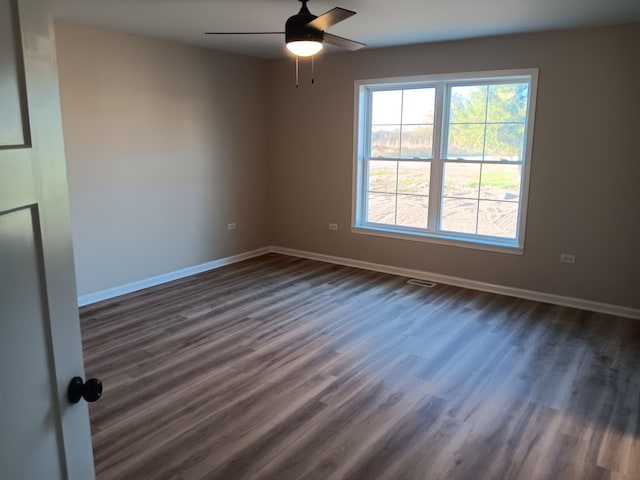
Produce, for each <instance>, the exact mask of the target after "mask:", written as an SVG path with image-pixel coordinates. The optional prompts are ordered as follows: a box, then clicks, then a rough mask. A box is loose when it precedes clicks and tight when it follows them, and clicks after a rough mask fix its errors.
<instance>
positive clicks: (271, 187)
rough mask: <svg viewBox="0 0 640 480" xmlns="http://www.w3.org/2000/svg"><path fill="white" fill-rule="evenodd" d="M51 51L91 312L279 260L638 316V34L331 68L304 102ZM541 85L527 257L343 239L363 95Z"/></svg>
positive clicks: (219, 61)
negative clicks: (429, 86)
mask: <svg viewBox="0 0 640 480" xmlns="http://www.w3.org/2000/svg"><path fill="white" fill-rule="evenodd" d="M57 35H58V39H57V43H58V54H59V69H60V84H61V94H62V111H63V121H64V128H65V142H66V150H67V160H68V168H69V183H70V189H71V203H72V205H71V208H72V221H73V235H74V243H75V245H74V246H75V256H76V270H77V276H78V285H79V289H80V292H79V293H80V294H81V295H82V294H87V293H93V292H97V291H100V290H104V289H107V288H111V287H116V286H119V285H122V284H125V283H129V282H134V281H137V280H141V279H145V278H148V277H151V276H154V275H159V274H163V273H167V272H172V271H174V270H177V269H180V268H184V267H189V266H192V265H197V264H200V263H204V262H208V261H211V260H215V259H218V258H222V257H226V256H229V255H233V254H235V253H240V252H245V251H249V250H252V249H254V248H258V247H262V246H267V245H278V246H282V247H289V248H294V249H300V250H306V251H310V252H316V253H322V254H328V255H336V256H341V257H348V258H352V259H357V260H365V261H370V262H377V263H383V264H389V265H393V266H398V267H405V268H414V269H422V270H426V271H431V272H436V273H440V274H446V275H452V276H457V277H462V278H466V279H471V280H477V281H482V282H489V283H495V284H499V285H505V286H511V287H516V288H524V289H530V290H536V291H540V292H547V293H551V294H556V295H566V296H571V297H576V298H583V299H587V300H592V301H598V302H605V303H611V304H617V305H621V306H626V307H632V308H639V307H640V295H638V291H640V280H639V278H640V276H639V275H640V240H639V239H640V213H639V211H638V209H639V207H640V188H639V186H640V146H639V145H640V142H639V140H638V131H639V127H640V121H639V117H638V115H640V56H639V55H638V53H637V46H638V45H640V25H639V24H636V25H632V26H624V27H614V28H602V29H589V30H581V31H571V32H552V33H542V34H529V35H515V36H505V37H495V38H485V39H476V40H468V41H460V42H447V43H438V44H425V45H417V46H410V47H398V48H389V49H378V50H374V49H372V50H364V51H360V52H355V53H344V54H342V53H341V54H326V55H323V56H321V57H319V59H318V61H317V63H316V79H317V80H316V81H317V83H316V85H315V86H311V85H310V84H309V81H308V80H309V78H308V71H309V70H308V67H309V65H308V64H306V63H303V65H302V75H303V80H302V86H301V88H299V89H296V88H295V87H294V78H293V72H294V67H293V62H292V61H291V60H290V59H286V60H279V61H271V62H266V61H261V60H257V59H251V58H248V57H241V56H236V55H231V54H222V53H216V52H211V51H207V50H203V49H199V48H196V47H188V46H181V45H177V44H174V43H170V42H164V41H160V40H151V39H145V38H142V37H136V36H132V35H126V34H120V33H111V32H105V31H101V30H97V29H91V28H84V27H78V26H72V25H58V26H57ZM529 67H538V68H540V77H539V88H538V103H537V116H536V125H535V138H534V145H533V150H534V156H533V163H532V173H531V192H530V198H529V199H530V202H529V214H528V222H527V235H526V242H525V254H524V255H522V256H518V255H509V254H500V253H490V252H484V251H479V250H471V249H465V248H460V247H450V246H443V245H436V244H429V243H420V242H412V241H405V240H396V239H389V238H381V237H374V236H368V235H362V234H355V233H352V232H351V231H350V228H349V226H350V222H351V197H352V192H351V189H352V163H353V115H354V99H353V92H354V80H357V79H366V78H380V77H388V76H400V75H415V74H431V73H445V72H446V73H449V72H469V71H477V70H493V69H513V68H529ZM231 221H235V222H237V224H238V230H236V231H235V232H229V231H227V223H228V222H231ZM329 222H335V223H338V224H339V230H338V231H337V232H331V231H329V230H328V228H327V224H328V223H329ZM561 252H563V253H573V254H575V255H576V258H577V263H576V264H575V265H565V264H561V263H559V256H560V253H561Z"/></svg>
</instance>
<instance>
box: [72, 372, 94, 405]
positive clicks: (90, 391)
mask: <svg viewBox="0 0 640 480" xmlns="http://www.w3.org/2000/svg"><path fill="white" fill-rule="evenodd" d="M101 396H102V382H101V381H100V380H99V379H97V378H90V379H89V380H87V381H86V382H83V381H82V378H80V377H73V378H72V379H71V382H70V383H69V388H68V389H67V398H68V399H69V403H78V402H79V401H80V399H81V398H84V399H85V400H86V401H87V402H95V401H96V400H98V399H99V398H100V397H101Z"/></svg>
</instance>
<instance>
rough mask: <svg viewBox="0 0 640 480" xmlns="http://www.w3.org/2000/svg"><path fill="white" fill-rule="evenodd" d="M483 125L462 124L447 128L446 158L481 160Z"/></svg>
mask: <svg viewBox="0 0 640 480" xmlns="http://www.w3.org/2000/svg"><path fill="white" fill-rule="evenodd" d="M483 147H484V125H483V124H482V125H474V124H462V125H453V124H452V125H450V126H449V143H448V146H447V158H464V159H468V160H482V153H483Z"/></svg>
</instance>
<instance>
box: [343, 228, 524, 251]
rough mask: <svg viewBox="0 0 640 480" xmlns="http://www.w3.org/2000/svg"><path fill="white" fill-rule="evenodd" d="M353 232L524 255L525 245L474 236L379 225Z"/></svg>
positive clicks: (356, 229)
mask: <svg viewBox="0 0 640 480" xmlns="http://www.w3.org/2000/svg"><path fill="white" fill-rule="evenodd" d="M351 231H352V232H353V233H359V234H363V235H374V236H377V237H387V238H397V239H399V240H411V241H414V242H427V243H437V244H440V245H448V246H452V247H462V248H471V249H475V250H485V251H488V252H498V253H508V254H511V255H523V254H524V247H522V246H518V245H516V244H514V243H510V242H500V241H491V240H484V239H483V240H479V239H473V238H463V237H456V236H453V235H451V236H449V235H444V234H438V235H434V234H429V233H423V232H406V231H403V230H395V229H393V228H386V227H379V226H371V225H367V226H363V225H356V226H352V227H351Z"/></svg>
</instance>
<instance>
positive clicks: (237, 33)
mask: <svg viewBox="0 0 640 480" xmlns="http://www.w3.org/2000/svg"><path fill="white" fill-rule="evenodd" d="M204 34H205V35H284V32H204Z"/></svg>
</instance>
